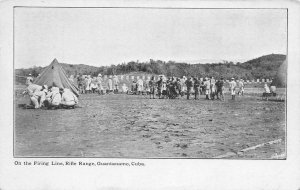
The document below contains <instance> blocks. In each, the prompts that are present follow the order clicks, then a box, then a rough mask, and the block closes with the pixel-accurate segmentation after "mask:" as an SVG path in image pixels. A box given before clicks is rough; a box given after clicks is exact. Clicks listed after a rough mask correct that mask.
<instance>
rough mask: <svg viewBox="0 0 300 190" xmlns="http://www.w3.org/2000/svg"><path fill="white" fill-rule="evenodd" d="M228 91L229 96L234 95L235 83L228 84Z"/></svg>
mask: <svg viewBox="0 0 300 190" xmlns="http://www.w3.org/2000/svg"><path fill="white" fill-rule="evenodd" d="M229 89H230V92H231V95H235V89H236V82H235V81H231V82H229Z"/></svg>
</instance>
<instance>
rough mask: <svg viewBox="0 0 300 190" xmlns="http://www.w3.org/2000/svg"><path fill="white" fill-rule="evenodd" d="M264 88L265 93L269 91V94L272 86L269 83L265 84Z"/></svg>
mask: <svg viewBox="0 0 300 190" xmlns="http://www.w3.org/2000/svg"><path fill="white" fill-rule="evenodd" d="M264 89H265V93H268V94H269V93H271V91H270V88H269V87H268V85H266V84H265V86H264Z"/></svg>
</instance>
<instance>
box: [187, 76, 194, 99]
mask: <svg viewBox="0 0 300 190" xmlns="http://www.w3.org/2000/svg"><path fill="white" fill-rule="evenodd" d="M185 84H186V88H187V92H186V95H187V97H186V98H187V99H188V100H189V99H190V94H191V89H192V87H193V81H192V79H191V77H189V78H188V80H187V81H185Z"/></svg>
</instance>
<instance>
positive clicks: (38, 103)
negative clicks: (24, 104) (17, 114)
mask: <svg viewBox="0 0 300 190" xmlns="http://www.w3.org/2000/svg"><path fill="white" fill-rule="evenodd" d="M47 92H48V87H47V85H43V87H42V89H41V90H40V91H35V92H34V93H33V95H32V96H31V98H30V99H31V101H32V102H33V103H34V105H35V109H37V108H41V107H43V106H44V101H45V100H46V94H47Z"/></svg>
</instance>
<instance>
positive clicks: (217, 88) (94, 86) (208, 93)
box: [23, 74, 276, 109]
mask: <svg viewBox="0 0 300 190" xmlns="http://www.w3.org/2000/svg"><path fill="white" fill-rule="evenodd" d="M69 80H70V81H71V82H73V84H74V85H77V87H78V89H79V93H80V94H86V93H98V94H100V95H105V94H118V93H125V94H133V95H150V99H152V98H153V99H155V98H156V97H157V98H159V99H166V98H168V99H175V98H179V97H183V96H186V98H187V99H190V98H194V99H195V100H198V99H199V98H200V95H205V99H207V100H223V101H224V100H225V99H224V93H225V83H226V82H225V80H224V79H223V78H220V79H215V78H214V77H209V78H208V77H206V78H204V79H203V80H200V79H199V78H198V77H185V76H183V77H181V78H178V77H169V78H166V77H165V76H164V75H160V76H159V78H158V79H157V80H155V77H154V76H152V77H151V78H150V80H143V79H141V78H138V79H137V80H133V81H132V83H131V88H128V86H127V85H126V83H123V84H122V85H120V81H119V79H118V77H117V76H109V77H108V79H107V80H104V79H103V78H102V75H101V74H99V75H98V76H97V77H91V76H90V75H80V76H77V77H75V78H74V77H73V76H72V75H71V76H70V78H69ZM32 81H33V78H32V77H31V76H30V77H28V78H27V80H26V84H27V88H26V90H25V91H24V92H23V94H28V95H29V97H30V104H29V105H28V106H29V107H32V108H35V109H37V108H43V107H44V108H48V109H50V108H55V109H57V108H74V107H75V105H77V104H78V98H77V96H76V95H75V94H74V93H73V92H72V91H71V90H70V89H67V88H57V87H54V86H53V87H52V86H49V87H48V86H47V85H43V86H39V85H36V84H33V83H32ZM229 91H230V94H231V99H232V100H235V96H236V94H237V95H240V96H243V95H244V81H243V80H242V79H239V80H235V79H234V78H231V81H229ZM275 91H276V87H275V86H274V85H273V84H272V83H271V84H270V87H269V85H268V84H267V83H266V84H265V85H264V93H263V97H269V96H273V95H276V93H275ZM192 96H193V97H192Z"/></svg>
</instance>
